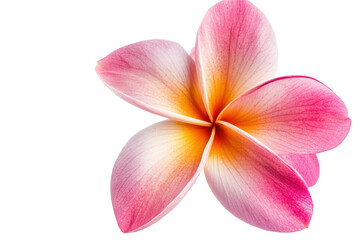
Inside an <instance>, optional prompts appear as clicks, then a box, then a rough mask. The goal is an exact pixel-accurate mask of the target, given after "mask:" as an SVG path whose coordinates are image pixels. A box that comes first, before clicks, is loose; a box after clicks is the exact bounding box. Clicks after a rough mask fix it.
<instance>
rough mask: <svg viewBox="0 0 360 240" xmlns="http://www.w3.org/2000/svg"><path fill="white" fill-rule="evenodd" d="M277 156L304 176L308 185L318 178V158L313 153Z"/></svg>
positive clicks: (310, 185)
mask: <svg viewBox="0 0 360 240" xmlns="http://www.w3.org/2000/svg"><path fill="white" fill-rule="evenodd" d="M279 156H280V157H281V159H282V160H284V161H285V162H286V163H287V164H289V165H290V166H292V167H293V168H294V169H295V170H296V171H297V172H298V173H299V174H300V175H301V176H302V177H303V178H304V180H305V182H306V184H307V185H308V187H312V186H314V185H315V184H316V182H317V180H318V179H319V160H318V158H317V157H316V155H315V154H307V155H295V154H286V155H279Z"/></svg>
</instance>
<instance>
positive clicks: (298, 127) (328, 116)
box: [219, 76, 351, 154]
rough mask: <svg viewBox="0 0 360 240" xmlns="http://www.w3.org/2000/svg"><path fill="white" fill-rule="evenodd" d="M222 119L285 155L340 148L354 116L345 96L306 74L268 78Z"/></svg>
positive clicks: (227, 111) (221, 116) (239, 100)
mask: <svg viewBox="0 0 360 240" xmlns="http://www.w3.org/2000/svg"><path fill="white" fill-rule="evenodd" d="M219 118H220V119H221V120H223V121H228V122H230V123H231V124H233V125H236V126H237V127H239V128H241V129H242V130H244V131H246V132H248V133H249V134H251V135H252V136H254V137H255V138H257V139H258V140H260V141H261V142H262V143H264V144H265V145H266V146H268V147H270V148H271V149H272V150H273V151H275V152H276V153H279V154H316V153H319V152H323V151H326V150H329V149H332V148H334V147H336V146H338V145H339V144H340V143H341V142H342V141H343V140H344V138H345V137H346V135H347V133H348V131H349V129H350V124H351V120H350V119H349V118H348V112H347V109H346V106H345V104H344V103H343V102H342V101H341V99H340V98H339V97H338V96H337V95H336V94H335V93H334V92H333V91H332V90H331V89H330V88H328V87H327V86H325V85H324V84H322V83H321V82H319V81H317V80H315V79H313V78H310V77H304V76H288V77H282V78H277V79H274V80H271V81H268V82H266V83H264V84H262V85H260V86H258V87H255V88H253V89H252V90H250V91H248V92H247V93H245V94H244V95H242V96H240V97H239V98H237V99H236V100H234V101H233V102H232V103H231V104H229V106H228V107H227V109H225V110H224V112H223V113H221V114H220V116H219Z"/></svg>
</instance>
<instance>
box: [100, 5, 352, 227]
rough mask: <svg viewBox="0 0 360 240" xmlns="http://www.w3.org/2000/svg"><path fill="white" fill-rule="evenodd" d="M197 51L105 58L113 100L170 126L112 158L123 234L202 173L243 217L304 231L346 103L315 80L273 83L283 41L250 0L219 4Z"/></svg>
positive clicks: (157, 50)
mask: <svg viewBox="0 0 360 240" xmlns="http://www.w3.org/2000/svg"><path fill="white" fill-rule="evenodd" d="M192 55H193V57H191V56H190V55H189V54H188V53H186V51H185V50H184V49H183V48H182V47H181V46H180V45H179V44H177V43H174V42H170V41H164V40H149V41H143V42H138V43H135V44H132V45H129V46H125V47H123V48H120V49H118V50H116V51H114V52H112V53H111V54H110V55H108V56H107V57H105V58H104V59H102V60H100V61H99V62H98V65H97V67H96V71H97V73H98V75H99V76H100V78H101V79H102V80H103V81H104V83H105V84H106V85H107V86H108V87H109V88H110V89H111V90H112V91H113V92H114V93H115V94H117V95H118V96H120V97H121V98H123V99H124V100H126V101H128V102H129V103H131V104H134V105H136V106H138V107H140V108H142V109H144V110H147V111H149V112H152V113H155V114H159V115H161V116H164V117H167V118H169V119H171V120H167V121H163V122H160V123H157V124H154V125H152V126H150V127H148V128H146V129H144V130H142V131H140V132H139V133H137V134H136V135H135V136H134V137H132V138H131V139H130V141H129V142H128V143H127V144H126V145H125V147H124V148H123V150H122V151H121V153H120V155H119V157H118V159H117V161H116V163H115V166H114V169H113V174H112V181H111V195H112V203H113V207H114V212H115V216H116V219H117V221H118V224H119V227H120V229H121V230H122V231H123V232H134V231H139V230H141V229H144V228H146V227H148V226H150V225H151V224H153V223H155V222H156V221H158V220H159V219H160V218H161V217H163V216H164V215H165V214H166V213H168V212H169V211H170V210H171V209H172V208H174V207H175V206H176V205H177V204H178V203H179V201H180V200H181V199H182V198H183V197H184V196H185V194H186V193H187V192H188V190H189V189H190V188H191V186H192V185H193V183H194V182H195V180H196V178H197V177H198V176H199V174H200V172H201V171H202V170H203V169H204V171H205V176H206V179H207V182H208V184H209V186H210V188H211V190H212V191H213V193H214V194H215V196H216V197H217V198H218V200H219V201H220V202H221V203H222V205H223V206H224V207H225V208H226V209H227V210H228V211H230V212H231V213H232V214H234V215H235V216H236V217H238V218H240V219H241V220H243V221H245V222H247V223H249V224H252V225H254V226H257V227H260V228H263V229H266V230H271V231H279V232H292V231H298V230H301V229H304V228H306V227H307V226H308V225H309V222H310V219H311V216H312V211H313V203H312V199H311V196H310V194H309V191H308V187H310V186H312V185H314V184H315V183H316V181H317V179H318V175H319V164H318V160H317V157H316V154H317V153H320V152H323V151H326V150H330V149H332V148H334V147H336V146H337V145H339V144H340V143H341V142H342V141H343V140H344V138H345V137H346V135H347V133H348V131H349V128H350V124H351V121H350V119H349V118H348V113H347V109H346V107H345V104H344V103H343V102H342V101H341V99H340V98H339V97H338V96H337V95H336V94H335V93H334V92H333V91H332V90H330V89H329V88H328V87H326V86H325V85H324V84H322V83H321V82H319V81H317V80H315V79H313V78H311V77H305V76H286V77H280V78H275V79H272V78H273V77H274V74H275V70H276V65H277V49H276V41H275V36H274V33H273V31H272V28H271V26H270V24H269V22H268V21H267V19H266V18H265V16H264V15H263V13H261V12H260V11H259V10H258V9H257V8H256V7H255V6H254V5H252V4H251V3H249V2H248V1H247V0H224V1H222V2H220V3H218V4H216V5H215V6H213V7H212V8H210V10H209V11H208V12H207V14H206V15H205V17H204V20H203V21H202V23H201V25H200V27H199V30H198V33H197V38H196V43H195V49H194V52H193V53H192ZM271 79H272V80H271Z"/></svg>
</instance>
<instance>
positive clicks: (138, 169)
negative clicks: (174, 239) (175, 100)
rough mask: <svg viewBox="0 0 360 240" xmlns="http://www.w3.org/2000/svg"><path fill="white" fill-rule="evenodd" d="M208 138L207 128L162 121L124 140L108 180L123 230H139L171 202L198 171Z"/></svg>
mask: <svg viewBox="0 0 360 240" xmlns="http://www.w3.org/2000/svg"><path fill="white" fill-rule="evenodd" d="M213 138H214V131H212V129H211V128H206V127H201V126H195V125H190V124H186V123H180V122H175V121H164V122H160V123H157V124H154V125H152V126H150V127H148V128H146V129H144V130H142V131H140V132H139V133H137V134H136V135H135V136H134V137H132V138H131V139H130V140H129V142H128V143H127V144H126V146H125V147H124V148H123V150H122V151H121V153H120V155H119V157H118V159H117V161H116V163H115V166H114V169H113V174H112V179H111V195H112V202H113V208H114V212H115V216H116V219H117V221H118V224H119V227H120V229H121V230H122V231H123V232H133V231H138V230H141V229H143V228H145V227H147V226H149V225H151V224H153V223H154V222H156V221H157V220H159V219H160V218H161V217H163V216H164V215H165V214H166V213H167V212H169V211H170V210H171V209H172V208H173V207H175V206H176V204H177V203H178V202H179V201H180V200H181V199H182V198H183V197H184V195H185V194H186V193H187V191H188V190H189V189H190V187H191V186H192V184H193V183H194V181H195V180H196V178H197V176H198V175H199V174H200V172H201V171H202V169H203V166H204V164H205V161H206V159H207V156H208V154H209V151H210V147H211V144H212V140H213Z"/></svg>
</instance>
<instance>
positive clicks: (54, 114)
mask: <svg viewBox="0 0 360 240" xmlns="http://www.w3.org/2000/svg"><path fill="white" fill-rule="evenodd" d="M216 2H217V1H216V0H207V1H195V0H181V1H175V0H173V1H170V0H131V1H123V0H117V1H105V0H103V1H90V0H88V1H75V0H72V1H69V0H63V1H37V0H33V1H2V2H1V3H0V25H1V28H0V33H1V38H0V43H1V44H0V114H1V118H0V239H6V240H7V239H182V240H183V239H196V238H197V239H265V238H266V239H280V240H281V239H319V238H321V239H326V238H329V237H334V239H339V238H340V237H342V239H359V238H360V234H359V223H360V220H359V215H360V207H359V202H360V196H359V189H360V188H359V183H360V174H359V170H360V161H359V160H360V159H359V154H358V152H359V136H360V129H359V125H358V122H359V120H360V111H359V102H360V93H359V89H360V88H359V81H360V79H359V69H360V60H359V56H360V47H359V46H360V35H359V25H360V14H359V10H360V5H359V3H358V1H355V0H343V1H320V0H318V1H314V0H301V1H295V0H294V1H288V0H271V1H269V0H253V1H252V2H253V3H254V4H255V5H256V6H257V7H258V8H260V9H261V10H262V11H263V12H264V13H265V15H266V16H267V17H268V19H269V21H270V22H271V24H272V26H273V28H274V31H275V33H276V36H277V40H278V45H279V67H278V73H277V76H282V75H289V74H301V75H309V76H312V77H315V78H317V79H319V80H321V81H322V82H323V83H325V84H326V85H328V86H329V87H331V88H332V89H333V90H334V91H335V93H337V94H338V95H339V96H340V97H341V98H342V99H343V100H344V102H345V103H346V105H347V107H348V110H349V115H350V117H351V118H352V120H353V122H352V128H351V130H350V133H349V135H348V137H347V139H346V140H345V141H344V142H343V143H342V144H341V145H340V146H339V147H338V148H336V149H334V150H331V151H329V152H326V153H321V154H319V155H318V156H319V159H320V167H321V169H320V172H321V174H320V180H319V182H318V183H317V185H316V186H314V187H312V188H311V189H310V191H311V194H312V197H313V201H314V214H313V218H312V221H311V223H310V227H309V228H308V229H306V230H303V231H301V232H297V233H292V234H284V233H274V232H267V231H264V230H261V229H258V228H255V227H252V226H250V225H248V224H246V223H243V222H241V221H240V220H238V219H237V218H235V217H233V216H232V215H231V214H230V213H228V212H227V211H226V210H225V209H224V208H223V207H222V206H221V204H220V203H218V201H217V200H216V198H215V197H214V196H213V195H212V193H211V191H210V189H209V187H208V186H207V183H206V181H205V178H204V176H203V175H201V176H200V177H199V179H198V181H197V182H196V184H195V185H194V187H193V188H192V189H191V190H190V192H189V193H188V194H187V196H186V197H185V198H184V200H183V201H182V202H181V203H180V204H179V205H178V206H177V207H176V208H175V209H174V210H173V211H172V212H171V213H169V214H168V215H167V216H165V217H164V218H163V219H162V220H160V221H159V222H157V223H156V224H154V225H152V226H151V227H149V228H147V229H145V230H143V231H140V232H137V233H130V234H123V233H122V232H121V231H120V229H119V228H118V226H117V223H116V220H115V218H114V215H113V211H112V205H111V200H110V186H109V185H110V176H111V171H112V167H113V164H114V162H115V159H116V158H117V155H118V153H119V152H120V150H121V148H122V147H123V146H124V144H125V143H126V141H127V140H128V139H129V138H130V137H131V136H132V135H134V134H135V133H136V132H138V131H140V130H141V129H143V128H145V127H147V126H149V125H150V124H152V123H155V122H157V121H160V120H162V119H163V118H161V117H159V116H155V115H152V114H150V113H148V112H145V111H142V110H140V109H138V108H136V107H134V106H132V105H130V104H128V103H126V102H124V101H122V100H121V99H119V98H118V97H117V96H115V95H114V94H113V93H111V92H110V91H109V90H108V89H107V88H106V87H105V86H104V85H103V83H102V82H101V81H100V80H99V79H98V77H97V75H96V74H95V71H94V67H95V65H96V61H97V60H99V59H101V58H103V57H105V56H106V55H107V54H108V53H110V52H111V51H113V50H115V49H117V48H119V47H121V46H124V45H127V44H130V43H134V42H137V41H141V40H146V39H153V38H160V39H167V40H173V41H176V42H179V43H180V44H182V45H183V46H184V48H185V49H186V50H188V51H190V50H191V48H192V47H193V46H194V42H195V35H196V31H197V27H198V26H199V24H200V22H201V20H202V17H203V15H204V14H205V12H206V11H207V9H208V8H209V7H210V6H212V5H213V4H214V3H216Z"/></svg>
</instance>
